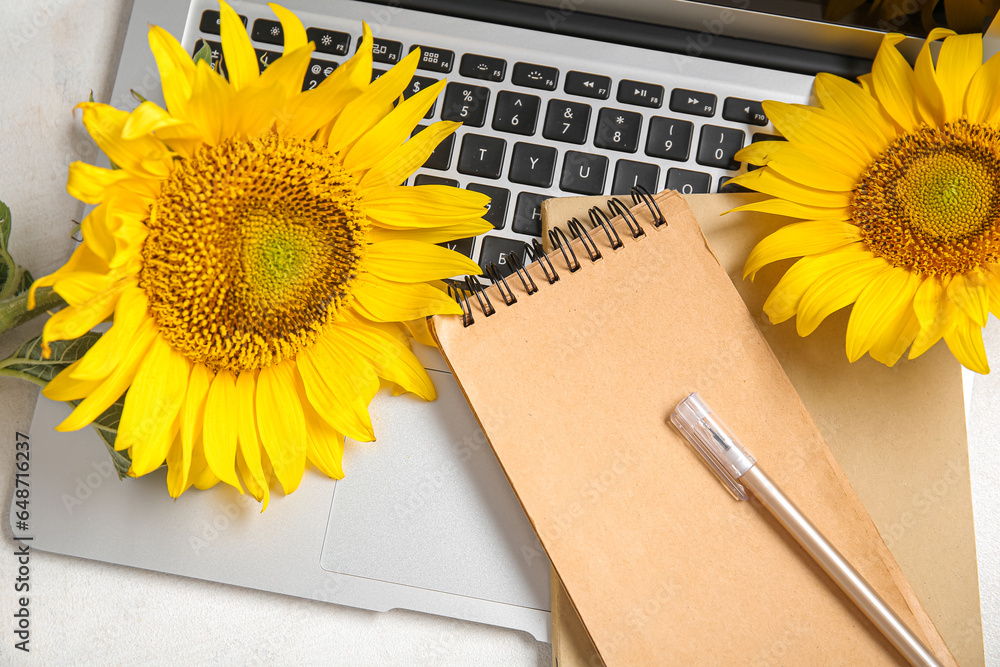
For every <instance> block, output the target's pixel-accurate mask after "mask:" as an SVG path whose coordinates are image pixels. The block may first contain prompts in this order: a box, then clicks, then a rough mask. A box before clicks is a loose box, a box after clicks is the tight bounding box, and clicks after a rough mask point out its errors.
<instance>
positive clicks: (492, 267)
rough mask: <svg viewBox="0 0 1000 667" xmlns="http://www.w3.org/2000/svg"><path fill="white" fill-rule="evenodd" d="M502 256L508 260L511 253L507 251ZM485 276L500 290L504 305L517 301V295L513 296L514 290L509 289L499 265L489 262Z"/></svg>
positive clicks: (510, 304)
mask: <svg viewBox="0 0 1000 667" xmlns="http://www.w3.org/2000/svg"><path fill="white" fill-rule="evenodd" d="M503 257H504V259H505V260H506V261H507V262H509V261H510V257H511V253H507V254H505V255H504V256H503ZM486 276H487V277H488V278H489V279H490V282H492V283H493V284H494V285H496V286H497V290H498V291H499V292H500V296H501V297H503V303H504V305H505V306H512V305H514V304H515V303H517V297H516V296H514V292H513V291H512V290H511V289H510V285H508V284H507V279H506V278H504V277H503V274H501V273H500V267H498V266H497V265H496V262H490V263H489V265H488V266H487V267H486ZM501 285H502V287H501Z"/></svg>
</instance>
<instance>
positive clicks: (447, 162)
mask: <svg viewBox="0 0 1000 667" xmlns="http://www.w3.org/2000/svg"><path fill="white" fill-rule="evenodd" d="M426 129H427V126H426V125H418V126H417V127H416V129H414V130H413V132H412V133H411V134H410V136H411V137H412V136H415V135H416V134H417V133H418V132H422V131H423V130H426ZM454 149H455V135H454V134H449V135H448V136H447V137H445V138H444V139H443V140H442V141H441V143H439V144H438V145H437V148H435V149H434V152H433V153H431V156H430V157H429V158H427V162H424V167H427V168H428V169H440V170H441V171H445V170H447V169H451V154H452V153H453V152H454Z"/></svg>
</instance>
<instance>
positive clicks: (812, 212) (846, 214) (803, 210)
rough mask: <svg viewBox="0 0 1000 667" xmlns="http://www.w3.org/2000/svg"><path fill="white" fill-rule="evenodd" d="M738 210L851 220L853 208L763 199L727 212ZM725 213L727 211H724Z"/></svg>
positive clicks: (810, 218)
mask: <svg viewBox="0 0 1000 667" xmlns="http://www.w3.org/2000/svg"><path fill="white" fill-rule="evenodd" d="M737 211H754V212H757V213H767V214H769V215H781V216H785V217H789V218H799V219H801V220H840V221H842V220H850V219H851V209H850V208H848V207H847V206H841V207H839V208H824V207H821V206H807V205H806V204H796V203H795V202H791V201H788V200H786V199H762V200H760V201H755V202H750V203H749V204H743V205H742V206H737V207H736V208H734V209H732V210H731V211H726V213H736V212H737ZM723 215H725V213H723Z"/></svg>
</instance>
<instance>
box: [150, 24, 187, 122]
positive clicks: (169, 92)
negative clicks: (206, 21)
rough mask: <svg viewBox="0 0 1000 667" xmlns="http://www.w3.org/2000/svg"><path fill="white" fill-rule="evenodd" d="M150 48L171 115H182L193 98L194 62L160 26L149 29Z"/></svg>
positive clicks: (178, 43)
mask: <svg viewBox="0 0 1000 667" xmlns="http://www.w3.org/2000/svg"><path fill="white" fill-rule="evenodd" d="M149 48H150V50H151V51H152V52H153V57H154V58H155V59H156V67H157V68H158V69H159V70H160V87H161V88H162V89H163V98H164V100H165V101H166V104H167V109H169V110H170V113H171V114H174V115H177V114H180V113H181V112H182V111H183V109H184V106H185V105H186V104H187V100H188V98H189V97H191V84H192V82H193V81H194V70H195V66H194V62H192V60H191V56H189V55H188V54H187V51H185V50H184V47H183V46H181V44H180V42H178V41H177V40H176V39H174V36H173V35H171V34H170V33H169V32H167V31H166V30H164V29H163V28H161V27H159V26H150V28H149Z"/></svg>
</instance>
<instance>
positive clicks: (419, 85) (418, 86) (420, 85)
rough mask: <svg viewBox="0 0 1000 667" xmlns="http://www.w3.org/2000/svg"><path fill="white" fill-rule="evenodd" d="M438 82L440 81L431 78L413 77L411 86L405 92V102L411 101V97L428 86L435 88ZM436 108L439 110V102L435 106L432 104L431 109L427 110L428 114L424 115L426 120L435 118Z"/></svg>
mask: <svg viewBox="0 0 1000 667" xmlns="http://www.w3.org/2000/svg"><path fill="white" fill-rule="evenodd" d="M437 81H438V80H437V79H432V78H431V77H429V76H415V77H413V78H412V79H410V85H409V86H407V87H406V90H404V91H403V99H404V100H408V99H410V98H411V97H413V96H414V95H416V94H417V93H419V92H420V91H421V90H423V89H424V88H426V87H427V86H433V85H434V84H435V83H437ZM436 108H437V102H434V103H433V104H431V108H430V109H428V110H427V113H425V114H424V118H433V117H434V110H435V109H436Z"/></svg>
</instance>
